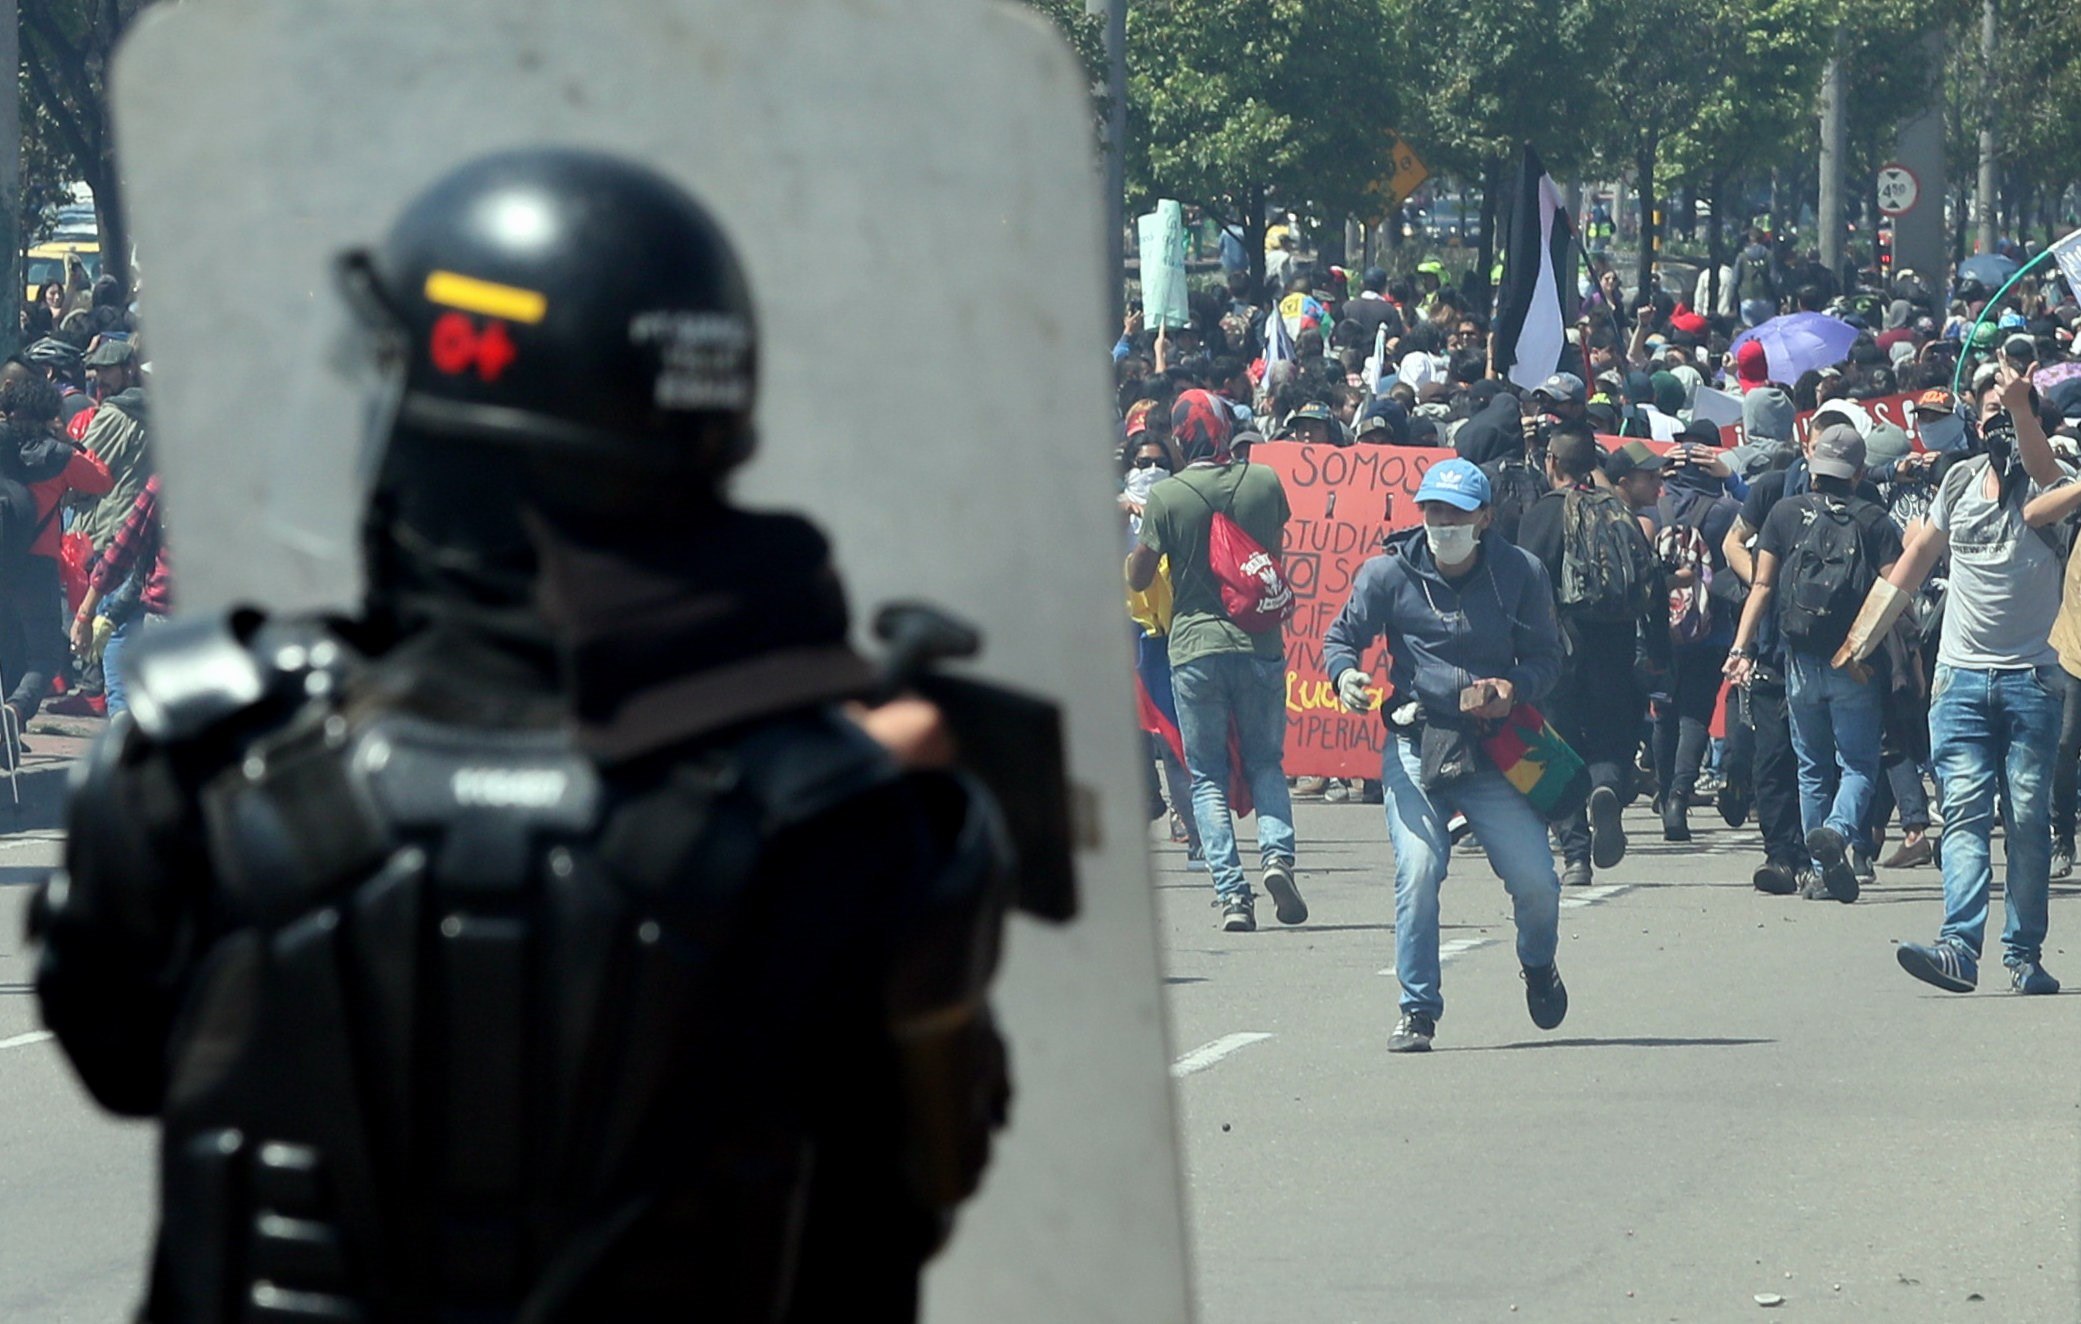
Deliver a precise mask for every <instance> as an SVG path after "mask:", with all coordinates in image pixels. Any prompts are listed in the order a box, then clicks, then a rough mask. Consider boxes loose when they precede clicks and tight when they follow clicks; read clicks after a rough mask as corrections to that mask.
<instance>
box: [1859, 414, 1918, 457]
mask: <svg viewBox="0 0 2081 1324" xmlns="http://www.w3.org/2000/svg"><path fill="white" fill-rule="evenodd" d="M1913 449H1915V444H1914V443H1913V442H1911V441H1909V440H1908V434H1907V433H1905V432H1902V431H1901V430H1900V429H1899V428H1897V427H1895V426H1893V424H1891V423H1886V422H1880V423H1878V424H1877V425H1875V426H1874V427H1873V428H1872V430H1871V435H1870V436H1869V437H1866V438H1865V439H1864V455H1865V462H1866V463H1867V464H1886V463H1889V462H1891V461H1893V460H1898V459H1900V458H1901V457H1903V456H1905V455H1906V454H1907V453H1908V452H1909V451H1911V450H1913Z"/></svg>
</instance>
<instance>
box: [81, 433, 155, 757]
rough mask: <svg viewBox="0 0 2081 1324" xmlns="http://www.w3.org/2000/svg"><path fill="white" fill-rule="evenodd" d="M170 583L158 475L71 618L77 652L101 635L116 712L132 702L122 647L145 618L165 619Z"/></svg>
mask: <svg viewBox="0 0 2081 1324" xmlns="http://www.w3.org/2000/svg"><path fill="white" fill-rule="evenodd" d="M171 583H172V581H171V579H170V577H169V575H168V573H167V566H166V535H165V534H164V532H163V531H162V530H161V528H160V525H159V476H158V475H157V474H154V475H152V477H151V478H150V479H149V480H147V481H146V483H145V485H144V490H143V491H141V492H139V493H138V494H137V500H136V501H135V502H134V503H132V505H131V507H130V514H129V515H128V516H127V517H126V518H125V519H124V520H123V526H122V528H120V529H119V530H117V531H116V536H115V539H114V541H112V542H110V543H109V545H108V550H107V551H105V552H104V553H103V554H102V557H101V560H100V562H99V563H98V564H97V565H96V566H95V567H94V578H93V579H92V580H91V581H90V582H89V583H88V585H87V595H86V596H85V597H84V598H82V599H81V600H80V604H79V611H78V613H77V614H75V615H74V616H73V618H72V647H73V650H74V651H75V652H77V653H79V654H80V655H81V656H89V655H90V654H91V652H92V644H93V642H94V641H95V639H96V637H97V636H99V637H100V639H101V641H102V645H103V646H102V653H101V669H102V673H103V675H104V677H105V678H106V682H107V686H108V712H109V715H110V716H111V717H113V716H114V715H115V714H117V713H119V712H122V711H123V710H124V709H125V708H127V707H129V703H128V701H127V700H126V698H125V696H124V690H123V679H122V677H123V672H122V656H123V647H124V645H125V644H126V643H127V642H128V641H129V639H130V638H131V637H132V635H133V634H134V633H135V632H136V631H138V630H140V629H143V628H145V623H146V622H149V621H155V620H163V619H165V617H166V610H167V605H168V601H169V597H170V593H171ZM97 618H98V623H97ZM104 628H105V630H106V633H104V632H103V631H104Z"/></svg>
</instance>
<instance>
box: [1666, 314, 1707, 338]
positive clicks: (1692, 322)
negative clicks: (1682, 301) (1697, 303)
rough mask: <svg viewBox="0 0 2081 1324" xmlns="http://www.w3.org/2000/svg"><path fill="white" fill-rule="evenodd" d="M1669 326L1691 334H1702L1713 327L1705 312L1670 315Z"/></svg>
mask: <svg viewBox="0 0 2081 1324" xmlns="http://www.w3.org/2000/svg"><path fill="white" fill-rule="evenodd" d="M1669 326H1670V329H1671V330H1673V331H1681V332H1683V333H1684V334H1685V335H1689V336H1702V335H1704V334H1706V333H1707V332H1708V331H1710V330H1711V329H1712V328H1711V324H1710V323H1708V322H1707V321H1706V320H1705V315H1704V314H1703V313H1677V314H1675V315H1673V316H1671V317H1670V319H1669Z"/></svg>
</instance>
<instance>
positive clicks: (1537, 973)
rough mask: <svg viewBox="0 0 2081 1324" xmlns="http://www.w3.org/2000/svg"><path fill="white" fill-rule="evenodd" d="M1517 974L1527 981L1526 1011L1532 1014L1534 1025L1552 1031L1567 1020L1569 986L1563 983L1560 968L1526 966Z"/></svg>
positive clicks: (1552, 966)
mask: <svg viewBox="0 0 2081 1324" xmlns="http://www.w3.org/2000/svg"><path fill="white" fill-rule="evenodd" d="M1517 973H1518V978H1520V979H1522V980H1524V981H1525V1010H1527V1011H1529V1012H1531V1013H1532V1024H1534V1025H1536V1026H1538V1027H1539V1028H1540V1029H1542V1030H1551V1029H1553V1028H1554V1027H1555V1026H1556V1025H1559V1024H1560V1023H1561V1022H1562V1021H1564V1020H1566V1019H1567V1017H1568V986H1567V985H1566V984H1563V983H1562V982H1561V971H1560V967H1558V966H1554V965H1542V966H1540V967H1539V968H1538V969H1536V970H1535V969H1533V968H1532V967H1531V966H1525V967H1524V968H1523V969H1521V970H1519V971H1518V972H1517Z"/></svg>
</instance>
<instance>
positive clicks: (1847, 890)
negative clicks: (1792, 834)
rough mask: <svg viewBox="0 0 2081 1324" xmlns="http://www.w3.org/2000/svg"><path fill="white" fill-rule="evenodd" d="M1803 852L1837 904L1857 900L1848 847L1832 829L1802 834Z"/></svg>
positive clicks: (1818, 829) (1855, 877)
mask: <svg viewBox="0 0 2081 1324" xmlns="http://www.w3.org/2000/svg"><path fill="white" fill-rule="evenodd" d="M1806 849H1807V853H1808V854H1809V855H1812V856H1813V857H1814V863H1815V864H1816V865H1818V866H1820V870H1821V881H1822V882H1823V883H1825V884H1826V885H1827V887H1828V894H1829V895H1830V896H1832V897H1834V898H1835V899H1836V900H1838V901H1842V902H1846V903H1847V902H1851V901H1855V900H1856V899H1857V871H1856V870H1855V869H1854V868H1852V867H1851V865H1850V843H1849V842H1847V841H1845V840H1844V839H1843V834H1842V833H1840V832H1837V831H1836V830H1835V829H1834V828H1832V827H1817V828H1815V829H1814V830H1813V831H1812V832H1809V833H1807V834H1806Z"/></svg>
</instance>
